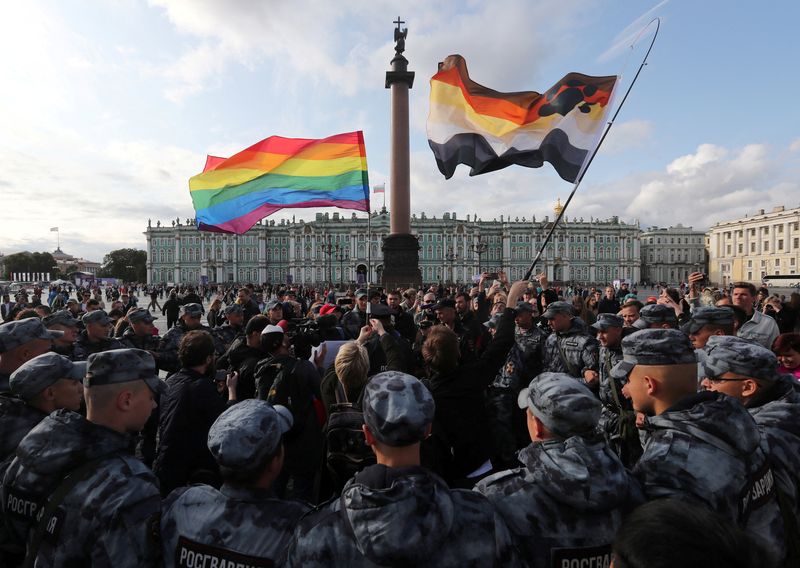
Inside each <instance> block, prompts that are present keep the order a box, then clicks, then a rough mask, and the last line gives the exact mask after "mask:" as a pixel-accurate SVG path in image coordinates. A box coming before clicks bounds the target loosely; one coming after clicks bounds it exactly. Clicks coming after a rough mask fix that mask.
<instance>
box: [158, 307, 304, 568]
mask: <svg viewBox="0 0 800 568" xmlns="http://www.w3.org/2000/svg"><path fill="white" fill-rule="evenodd" d="M251 321H252V320H251ZM291 426H292V414H291V413H290V412H289V410H288V409H286V408H285V407H282V406H276V407H272V406H270V405H269V404H267V403H266V402H264V401H261V400H254V399H250V400H245V401H242V402H241V403H240V404H237V405H236V406H233V407H231V408H229V409H228V410H226V411H225V412H223V413H222V414H221V415H220V417H219V418H217V420H216V422H214V424H213V425H212V426H211V430H210V431H209V433H208V449H209V450H211V453H212V455H213V456H214V459H215V460H216V462H217V464H218V465H219V469H220V472H221V474H222V479H223V481H224V484H223V485H222V487H221V488H220V489H219V490H217V489H214V488H213V487H210V486H208V485H194V486H192V487H185V488H181V489H176V490H175V491H173V492H172V493H171V494H170V495H169V497H168V498H167V499H166V500H165V501H164V505H163V514H162V517H161V541H162V549H163V553H164V565H165V566H211V565H215V564H214V562H215V561H216V562H218V564H217V565H219V566H227V565H228V564H227V563H230V565H231V566H267V565H268V566H273V565H274V566H277V565H278V563H279V560H280V559H281V558H282V556H283V554H284V552H285V550H286V547H287V546H288V544H289V541H290V539H291V536H292V533H293V531H294V529H295V527H296V525H297V522H298V521H299V520H300V517H302V516H303V515H304V514H305V513H306V512H308V510H309V509H310V507H308V506H307V505H304V504H302V503H300V502H297V501H281V500H279V499H276V498H275V496H274V494H273V493H272V492H271V491H270V487H271V486H272V484H273V483H274V481H275V479H276V478H277V477H278V475H279V474H280V471H281V468H282V467H283V443H282V442H281V437H282V436H283V434H285V433H286V432H287V431H288V430H289V428H291Z"/></svg>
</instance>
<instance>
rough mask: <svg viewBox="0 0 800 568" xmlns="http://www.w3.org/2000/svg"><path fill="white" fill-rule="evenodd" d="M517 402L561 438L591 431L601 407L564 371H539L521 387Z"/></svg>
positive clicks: (590, 392)
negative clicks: (538, 373) (525, 386)
mask: <svg viewBox="0 0 800 568" xmlns="http://www.w3.org/2000/svg"><path fill="white" fill-rule="evenodd" d="M517 404H518V405H519V407H520V408H522V409H526V408H529V409H530V411H531V413H532V414H533V415H534V416H535V417H536V418H538V419H539V420H541V421H542V424H544V425H545V426H546V427H547V429H548V430H550V431H551V432H552V433H553V434H555V435H556V436H559V437H560V438H569V437H571V436H577V435H580V434H589V433H591V432H593V431H594V429H595V427H596V426H597V423H598V421H599V420H600V409H601V407H602V404H601V403H600V401H599V400H598V399H597V397H596V396H595V395H594V394H593V393H592V391H590V390H589V388H588V387H587V386H586V385H585V384H583V383H581V382H580V381H578V380H577V379H574V378H573V377H570V376H569V375H567V374H566V373H542V374H540V375H539V376H537V377H536V378H535V379H533V380H532V381H531V383H530V385H528V388H524V389H522V390H521V391H520V393H519V396H518V397H517Z"/></svg>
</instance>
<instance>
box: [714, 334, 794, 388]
mask: <svg viewBox="0 0 800 568" xmlns="http://www.w3.org/2000/svg"><path fill="white" fill-rule="evenodd" d="M704 350H705V352H706V357H705V360H704V361H703V362H702V363H701V368H700V373H699V376H702V377H711V378H714V377H718V376H720V375H722V374H725V373H736V374H737V375H742V376H745V377H752V378H754V379H763V380H765V381H775V380H777V379H778V377H779V375H778V358H777V357H776V356H775V354H774V353H773V352H772V351H770V350H769V349H767V348H766V347H762V346H761V345H758V344H757V343H753V342H751V341H748V340H746V339H742V338H740V337H734V336H731V335H712V336H711V337H710V338H709V339H708V343H706V346H705V349H704Z"/></svg>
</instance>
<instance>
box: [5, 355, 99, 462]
mask: <svg viewBox="0 0 800 568" xmlns="http://www.w3.org/2000/svg"><path fill="white" fill-rule="evenodd" d="M85 375H86V363H85V362H81V363H73V362H72V361H70V360H69V359H67V358H66V357H64V356H63V355H58V354H56V353H52V352H50V353H44V354H42V355H39V356H38V357H34V358H33V359H31V360H30V361H28V362H26V363H23V365H22V366H21V367H20V368H19V369H17V370H16V371H14V372H13V373H11V379H10V380H9V385H10V388H11V394H12V395H13V396H8V395H5V394H4V395H0V432H3V435H2V436H0V462H2V461H5V460H6V458H8V457H9V456H10V455H11V454H13V453H14V450H16V449H17V445H18V444H19V443H20V441H21V440H22V438H24V437H25V435H26V434H27V433H28V432H30V431H31V429H32V428H33V427H34V426H36V425H37V424H38V423H39V422H41V421H42V419H43V418H44V417H45V416H47V415H48V414H50V413H51V412H53V411H55V410H58V409H59V408H66V409H67V410H72V411H73V412H77V411H78V410H80V407H81V400H82V399H83V386H82V381H83V377H84V376H85Z"/></svg>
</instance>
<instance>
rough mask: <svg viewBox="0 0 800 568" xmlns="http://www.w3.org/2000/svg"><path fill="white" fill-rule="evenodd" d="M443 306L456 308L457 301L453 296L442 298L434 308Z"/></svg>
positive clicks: (438, 308)
mask: <svg viewBox="0 0 800 568" xmlns="http://www.w3.org/2000/svg"><path fill="white" fill-rule="evenodd" d="M442 308H453V309H456V301H455V300H454V299H453V298H442V299H441V300H439V301H438V302H437V303H436V305H435V306H433V309H434V310H441V309H442Z"/></svg>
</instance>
